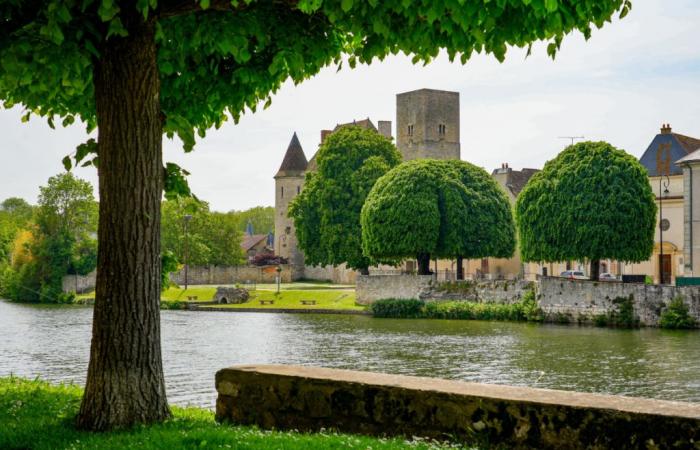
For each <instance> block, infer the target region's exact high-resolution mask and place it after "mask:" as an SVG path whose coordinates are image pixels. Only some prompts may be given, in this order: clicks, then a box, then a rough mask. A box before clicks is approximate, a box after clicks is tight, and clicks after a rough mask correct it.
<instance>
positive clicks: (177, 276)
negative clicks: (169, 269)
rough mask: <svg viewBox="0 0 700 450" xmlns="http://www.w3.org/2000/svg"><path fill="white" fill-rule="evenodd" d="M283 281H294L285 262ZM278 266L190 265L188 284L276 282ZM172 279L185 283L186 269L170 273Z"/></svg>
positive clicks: (177, 282)
mask: <svg viewBox="0 0 700 450" xmlns="http://www.w3.org/2000/svg"><path fill="white" fill-rule="evenodd" d="M280 267H282V272H281V273H280V275H281V277H282V283H290V282H291V281H292V269H291V266H290V265H288V264H283V265H281V266H280ZM276 277H277V266H190V267H189V269H188V273H187V282H188V284H235V283H245V282H247V281H250V282H254V283H274V282H275V280H276ZM170 279H171V280H172V281H173V282H174V283H176V284H178V285H184V284H185V269H184V268H183V269H181V270H179V271H177V272H173V273H171V274H170Z"/></svg>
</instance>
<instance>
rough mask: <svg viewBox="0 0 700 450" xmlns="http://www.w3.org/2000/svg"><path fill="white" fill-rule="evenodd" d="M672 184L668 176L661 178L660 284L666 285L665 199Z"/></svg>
mask: <svg viewBox="0 0 700 450" xmlns="http://www.w3.org/2000/svg"><path fill="white" fill-rule="evenodd" d="M664 177H666V180H665V181H664V183H663V188H664V190H663V192H662V191H661V182H662V181H663V179H664ZM669 184H671V179H670V178H669V177H668V175H662V176H660V177H659V284H664V206H663V199H664V197H665V196H667V195H668V185H669Z"/></svg>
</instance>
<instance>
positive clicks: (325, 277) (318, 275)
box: [303, 264, 357, 284]
mask: <svg viewBox="0 0 700 450" xmlns="http://www.w3.org/2000/svg"><path fill="white" fill-rule="evenodd" d="M356 275H357V272H356V271H354V270H352V269H348V268H347V267H346V266H345V264H341V265H340V266H338V267H333V266H306V267H304V274H303V278H304V279H306V280H318V281H330V282H332V283H335V284H355V277H356Z"/></svg>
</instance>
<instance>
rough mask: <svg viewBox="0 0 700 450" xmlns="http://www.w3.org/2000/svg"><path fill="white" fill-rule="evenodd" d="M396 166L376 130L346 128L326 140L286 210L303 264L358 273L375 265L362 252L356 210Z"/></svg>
mask: <svg viewBox="0 0 700 450" xmlns="http://www.w3.org/2000/svg"><path fill="white" fill-rule="evenodd" d="M400 162H401V154H400V153H399V151H398V150H397V149H396V147H395V146H394V144H392V142H391V140H390V139H388V138H386V137H384V136H382V135H380V134H379V133H377V132H376V131H373V130H366V129H363V128H360V127H354V126H348V127H343V128H341V129H340V130H338V131H336V132H335V133H333V134H331V135H330V136H328V138H327V139H326V140H325V141H324V143H323V145H321V147H320V148H319V150H318V153H317V154H316V163H317V167H318V170H317V171H316V172H313V173H310V174H308V175H307V182H306V185H305V187H304V190H303V191H302V192H301V194H300V195H298V196H297V197H296V198H295V199H294V200H293V201H292V204H291V205H290V208H289V215H290V216H291V217H292V218H293V219H294V225H295V228H296V234H297V239H298V240H299V247H300V248H301V249H302V250H304V256H305V260H306V262H307V263H308V264H312V265H333V266H337V265H340V264H343V263H346V264H347V266H348V267H350V268H352V269H359V270H363V269H367V268H368V267H369V266H372V265H376V264H377V263H378V262H379V261H377V260H375V259H372V258H369V257H367V256H365V255H363V253H362V232H361V228H360V212H361V211H362V205H363V204H364V202H365V198H366V197H367V194H368V193H369V192H370V189H372V186H374V183H375V182H376V181H377V179H379V177H381V176H382V175H384V174H385V173H387V172H388V171H389V170H390V169H391V168H392V167H394V166H396V165H398V164H399V163H400Z"/></svg>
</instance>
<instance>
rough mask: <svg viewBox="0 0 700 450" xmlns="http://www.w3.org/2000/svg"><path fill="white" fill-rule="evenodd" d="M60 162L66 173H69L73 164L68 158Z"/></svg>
mask: <svg viewBox="0 0 700 450" xmlns="http://www.w3.org/2000/svg"><path fill="white" fill-rule="evenodd" d="M61 162H62V163H63V167H64V168H65V169H66V172H70V170H71V169H72V167H73V163H72V162H71V160H70V156H66V157H64V158H63V159H62V160H61Z"/></svg>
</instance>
